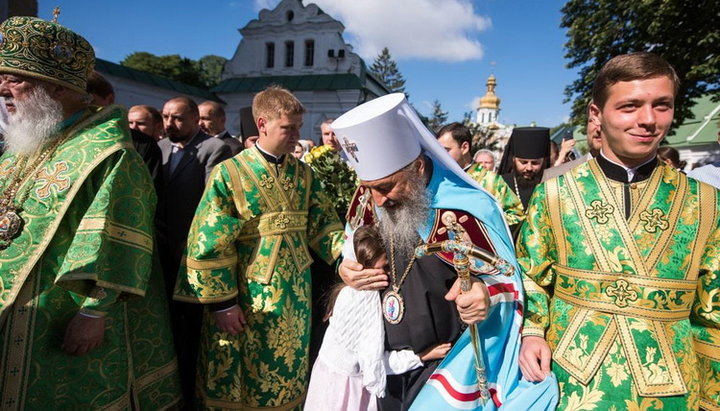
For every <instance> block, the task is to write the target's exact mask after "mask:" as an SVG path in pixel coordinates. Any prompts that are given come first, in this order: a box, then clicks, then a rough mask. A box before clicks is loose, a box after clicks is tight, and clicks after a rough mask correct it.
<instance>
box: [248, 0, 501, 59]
mask: <svg viewBox="0 0 720 411" xmlns="http://www.w3.org/2000/svg"><path fill="white" fill-rule="evenodd" d="M310 3H315V4H317V5H318V6H319V7H320V8H322V9H323V11H325V12H326V13H328V14H329V15H331V16H332V17H334V18H335V19H337V20H340V21H341V22H342V23H343V24H344V25H345V29H346V31H345V33H346V34H347V35H348V38H346V40H349V42H350V43H351V44H352V45H353V47H354V51H355V52H357V53H358V54H360V56H362V57H363V58H366V59H372V58H374V57H376V56H377V55H378V54H379V53H380V50H382V48H383V47H388V49H390V54H391V55H392V56H393V58H394V59H396V60H399V59H409V58H417V59H425V60H441V61H450V62H458V61H467V60H477V59H480V58H482V56H483V47H482V44H480V41H479V40H478V39H477V34H478V33H479V32H481V31H483V30H486V29H487V28H489V27H490V25H491V22H490V19H489V18H488V17H484V16H480V15H478V14H476V13H475V10H474V9H473V5H472V1H471V0H443V1H437V0H361V1H358V0H312V1H310V0H305V1H304V4H305V5H307V4H310ZM255 4H256V6H257V7H265V8H270V7H272V6H274V5H275V4H277V1H276V0H255Z"/></svg>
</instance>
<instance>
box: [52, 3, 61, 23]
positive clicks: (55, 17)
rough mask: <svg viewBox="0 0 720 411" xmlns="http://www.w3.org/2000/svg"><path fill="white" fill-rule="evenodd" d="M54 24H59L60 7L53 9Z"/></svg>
mask: <svg viewBox="0 0 720 411" xmlns="http://www.w3.org/2000/svg"><path fill="white" fill-rule="evenodd" d="M52 14H53V19H52V22H53V23H57V20H58V17H60V6H57V7H55V8H54V9H53V13H52Z"/></svg>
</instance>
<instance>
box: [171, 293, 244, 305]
mask: <svg viewBox="0 0 720 411" xmlns="http://www.w3.org/2000/svg"><path fill="white" fill-rule="evenodd" d="M237 295H238V291H237V290H234V291H233V292H231V293H228V294H225V295H221V296H216V297H197V296H192V297H188V296H185V295H180V294H175V295H173V300H175V301H182V302H186V303H194V304H197V303H201V304H214V303H222V302H225V301H229V300H232V299H233V298H235V297H237Z"/></svg>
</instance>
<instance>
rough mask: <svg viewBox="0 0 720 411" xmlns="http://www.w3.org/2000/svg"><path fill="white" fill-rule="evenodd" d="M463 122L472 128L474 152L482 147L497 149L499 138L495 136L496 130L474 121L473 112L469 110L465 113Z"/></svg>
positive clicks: (469, 128)
mask: <svg viewBox="0 0 720 411" xmlns="http://www.w3.org/2000/svg"><path fill="white" fill-rule="evenodd" d="M462 124H463V125H464V126H465V127H467V128H468V130H470V134H471V135H472V152H473V153H474V152H476V151H478V150H480V149H482V148H485V149H488V150H495V149H496V148H497V138H495V133H494V130H492V129H491V128H489V127H483V126H481V125H480V124H478V123H476V122H475V121H473V112H472V111H468V112H466V113H465V114H463V120H462Z"/></svg>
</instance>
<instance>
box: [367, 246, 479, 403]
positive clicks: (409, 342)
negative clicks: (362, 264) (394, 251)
mask: <svg viewBox="0 0 720 411" xmlns="http://www.w3.org/2000/svg"><path fill="white" fill-rule="evenodd" d="M398 260H399V259H398ZM397 263H398V266H397V267H396V273H397V277H398V278H397V279H396V281H397V280H399V279H400V277H402V273H404V272H405V268H406V267H407V261H397ZM456 278H457V274H456V272H455V269H454V268H453V267H452V266H450V265H448V264H447V263H444V262H442V261H441V260H440V259H439V258H438V257H436V256H434V255H430V256H425V257H422V258H420V259H418V260H416V261H415V264H414V265H413V267H412V269H411V270H410V273H409V274H408V276H407V278H406V279H405V281H404V282H403V283H402V285H401V287H400V295H402V297H403V300H404V302H405V314H404V316H403V319H402V321H401V322H400V323H399V324H395V325H393V324H390V323H388V322H387V321H384V324H385V349H386V350H406V349H410V350H413V351H414V352H415V353H416V354H417V353H420V352H422V351H425V350H427V349H428V348H430V347H433V346H435V345H438V344H442V343H447V342H451V343H454V342H455V340H457V339H458V337H460V334H462V332H463V331H464V330H465V328H466V327H467V326H466V325H465V324H464V323H463V322H462V321H461V320H460V316H459V314H458V312H457V308H456V307H455V302H454V301H446V300H445V294H447V292H448V291H449V290H450V287H452V285H453V283H454V282H455V279H456ZM441 361H442V360H433V361H428V362H426V363H425V365H424V366H423V367H421V368H417V369H414V370H412V371H409V372H406V373H404V374H401V375H388V376H387V386H386V389H385V397H384V398H380V399H379V400H378V403H379V405H380V409H381V410H382V411H397V410H406V409H408V408H410V404H412V401H413V400H414V399H415V397H416V396H417V394H418V393H419V392H420V389H421V388H422V386H423V385H424V384H425V382H426V381H427V380H428V378H429V377H430V375H431V374H432V373H433V371H435V368H436V367H437V366H438V365H439V364H440V362H441Z"/></svg>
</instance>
